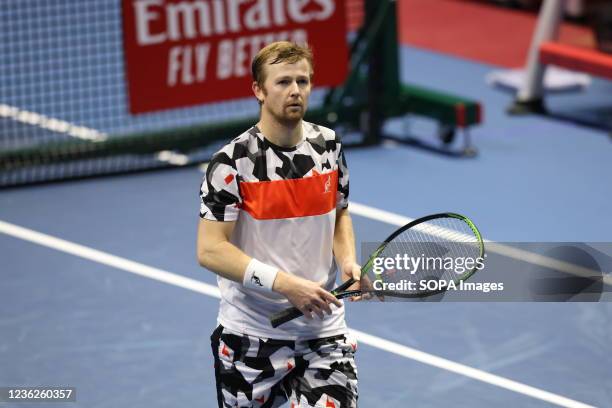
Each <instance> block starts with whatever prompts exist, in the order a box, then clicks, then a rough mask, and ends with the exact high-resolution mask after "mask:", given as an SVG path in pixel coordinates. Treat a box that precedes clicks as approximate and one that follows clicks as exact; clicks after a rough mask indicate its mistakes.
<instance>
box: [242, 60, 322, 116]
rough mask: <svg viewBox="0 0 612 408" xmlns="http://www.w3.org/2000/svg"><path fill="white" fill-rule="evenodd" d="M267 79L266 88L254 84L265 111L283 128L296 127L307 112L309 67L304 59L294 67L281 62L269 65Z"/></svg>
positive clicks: (266, 66) (254, 89)
mask: <svg viewBox="0 0 612 408" xmlns="http://www.w3.org/2000/svg"><path fill="white" fill-rule="evenodd" d="M264 69H265V70H266V79H265V81H264V84H263V87H259V85H257V83H254V84H253V91H254V92H255V96H256V97H257V99H259V100H260V101H263V104H262V106H261V109H262V111H263V110H266V111H267V113H269V114H270V115H271V116H272V117H273V118H274V119H276V120H277V121H278V122H279V123H281V124H284V125H293V124H295V123H296V122H298V121H300V120H301V119H302V118H303V117H304V114H305V113H306V108H307V107H308V98H309V96H310V90H311V83H310V65H309V64H308V61H306V60H305V59H302V60H300V61H298V62H296V63H295V64H288V63H286V62H281V63H278V64H266V65H265V67H264Z"/></svg>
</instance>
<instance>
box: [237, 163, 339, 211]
mask: <svg viewBox="0 0 612 408" xmlns="http://www.w3.org/2000/svg"><path fill="white" fill-rule="evenodd" d="M337 190H338V171H337V170H336V171H333V172H330V173H324V174H318V175H315V176H312V177H306V178H301V179H290V180H274V181H257V182H241V183H240V195H241V196H242V204H241V206H240V208H241V209H242V210H244V211H246V212H248V213H249V214H250V215H251V216H252V217H253V218H255V219H258V220H273V219H281V218H294V217H308V216H312V215H321V214H327V213H328V212H330V211H331V210H332V209H334V208H335V207H336V191H337Z"/></svg>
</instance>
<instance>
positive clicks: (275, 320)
mask: <svg viewBox="0 0 612 408" xmlns="http://www.w3.org/2000/svg"><path fill="white" fill-rule="evenodd" d="M303 315H304V314H303V313H302V312H300V309H298V308H297V307H290V308H288V309H285V310H282V311H280V312H278V313H276V314H274V315H272V317H271V318H270V323H272V327H275V328H276V327H278V326H280V325H281V324H284V323H287V322H290V321H291V320H293V319H295V318H298V317H300V316H303Z"/></svg>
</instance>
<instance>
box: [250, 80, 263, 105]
mask: <svg viewBox="0 0 612 408" xmlns="http://www.w3.org/2000/svg"><path fill="white" fill-rule="evenodd" d="M251 89H253V94H254V95H255V97H256V98H257V100H258V101H259V103H262V102H263V100H264V96H265V94H264V92H263V89H261V88H260V87H259V84H258V83H257V81H253V84H252V85H251Z"/></svg>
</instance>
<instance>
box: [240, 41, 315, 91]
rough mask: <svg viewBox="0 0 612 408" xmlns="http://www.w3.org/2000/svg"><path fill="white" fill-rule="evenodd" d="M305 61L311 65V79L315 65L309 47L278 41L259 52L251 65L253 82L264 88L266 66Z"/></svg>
mask: <svg viewBox="0 0 612 408" xmlns="http://www.w3.org/2000/svg"><path fill="white" fill-rule="evenodd" d="M302 59H305V60H306V61H308V64H309V65H310V79H312V76H313V75H314V64H313V60H312V50H311V49H310V47H309V46H308V45H303V46H302V45H298V44H296V43H292V42H289V41H277V42H273V43H271V44H268V45H266V46H265V47H264V48H262V49H261V50H259V52H258V53H257V55H256V56H255V58H254V59H253V62H252V63H251V73H252V75H253V81H255V82H257V84H258V85H259V86H260V87H261V88H263V83H264V82H265V80H266V71H265V69H264V66H265V65H266V64H267V63H268V62H269V63H270V64H278V63H281V62H286V63H289V64H295V63H296V62H298V61H300V60H302Z"/></svg>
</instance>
